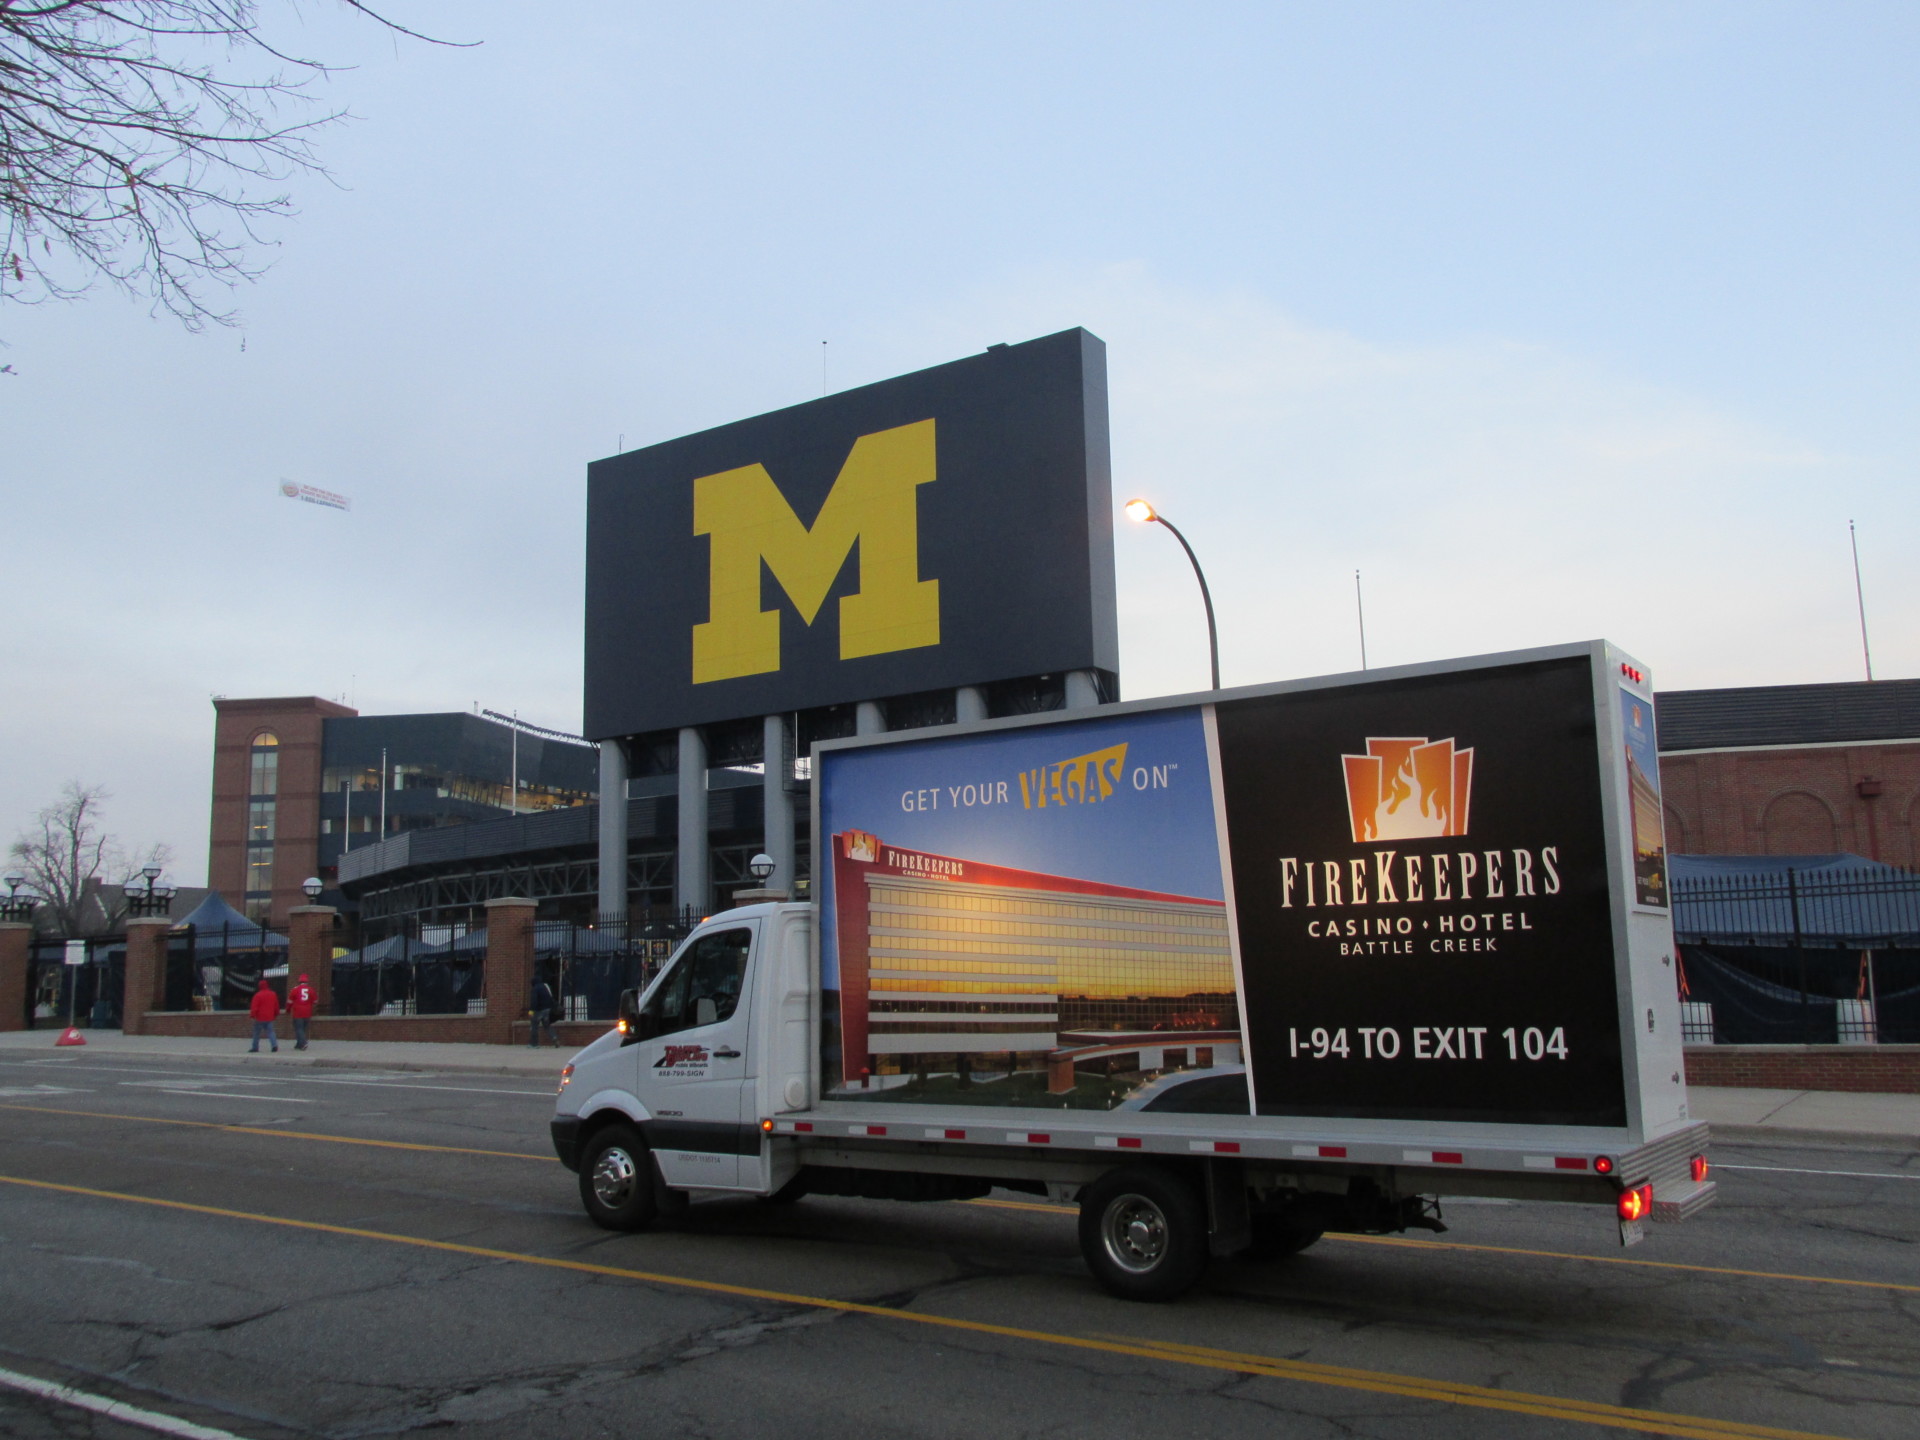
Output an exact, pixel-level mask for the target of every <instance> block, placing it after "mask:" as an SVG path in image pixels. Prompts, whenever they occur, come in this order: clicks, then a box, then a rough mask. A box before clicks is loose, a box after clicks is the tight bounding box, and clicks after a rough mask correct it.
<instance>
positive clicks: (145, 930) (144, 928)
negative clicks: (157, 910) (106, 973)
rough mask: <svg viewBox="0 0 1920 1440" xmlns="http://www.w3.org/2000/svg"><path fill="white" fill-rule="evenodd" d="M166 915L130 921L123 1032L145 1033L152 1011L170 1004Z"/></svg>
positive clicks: (121, 1023)
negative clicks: (168, 997)
mask: <svg viewBox="0 0 1920 1440" xmlns="http://www.w3.org/2000/svg"><path fill="white" fill-rule="evenodd" d="M172 928H173V922H172V921H171V920H169V919H167V917H166V916H164V915H149V916H145V917H143V918H141V919H139V920H129V921H127V975H126V989H125V990H124V991H123V992H122V993H121V997H120V1033H121V1034H122V1035H143V1034H145V1033H146V1019H147V1012H148V1011H149V1010H164V1009H165V1008H166V1005H167V931H169V930H171V929H172Z"/></svg>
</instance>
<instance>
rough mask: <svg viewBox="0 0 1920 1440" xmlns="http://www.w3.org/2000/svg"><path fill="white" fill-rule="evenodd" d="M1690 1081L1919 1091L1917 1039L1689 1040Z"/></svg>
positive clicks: (1881, 1092)
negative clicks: (1902, 1041) (1848, 1042)
mask: <svg viewBox="0 0 1920 1440" xmlns="http://www.w3.org/2000/svg"><path fill="white" fill-rule="evenodd" d="M1686 1053H1687V1083H1688V1084H1689V1085H1730V1086H1736V1087H1740V1088H1759V1089H1763V1090H1852V1091H1863V1092H1866V1093H1869V1094H1879V1095H1920V1045H1689V1046H1688V1047H1687V1052H1686Z"/></svg>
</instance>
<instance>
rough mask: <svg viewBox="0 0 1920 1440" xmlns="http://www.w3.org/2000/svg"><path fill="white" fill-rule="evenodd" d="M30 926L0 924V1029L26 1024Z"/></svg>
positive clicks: (31, 934)
mask: <svg viewBox="0 0 1920 1440" xmlns="http://www.w3.org/2000/svg"><path fill="white" fill-rule="evenodd" d="M32 947H33V926H31V925H19V924H16V923H14V922H13V921H11V920H9V921H7V922H6V923H4V924H0V1030H24V1029H26V1028H27V1024H28V1021H27V968H28V967H27V959H28V957H29V956H30V955H31V954H32V953H33V948H32Z"/></svg>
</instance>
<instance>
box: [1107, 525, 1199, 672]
mask: <svg viewBox="0 0 1920 1440" xmlns="http://www.w3.org/2000/svg"><path fill="white" fill-rule="evenodd" d="M1127 514H1128V515H1129V516H1130V517H1131V518H1132V519H1135V520H1138V521H1139V522H1140V523H1141V524H1143V525H1144V524H1146V523H1148V522H1149V521H1150V522H1152V523H1153V524H1155V525H1164V526H1166V527H1167V529H1168V530H1170V531H1172V532H1173V538H1174V539H1176V540H1178V541H1179V542H1180V548H1181V549H1182V550H1184V551H1186V552H1187V562H1188V563H1189V564H1191V565H1192V566H1193V578H1194V579H1196V580H1198V581H1199V582H1200V603H1201V604H1203V605H1205V606H1206V607H1207V653H1208V655H1209V656H1210V657H1211V658H1212V660H1213V688H1214V689H1216V690H1218V689H1219V688H1220V632H1219V631H1218V630H1216V629H1215V628H1214V624H1213V595H1212V593H1211V592H1209V591H1208V589H1207V577H1206V576H1205V575H1204V574H1203V573H1202V572H1201V570H1200V561H1199V559H1198V557H1196V556H1195V555H1194V553H1193V547H1192V546H1191V545H1189V544H1188V543H1187V537H1186V536H1184V535H1182V534H1181V533H1180V532H1179V531H1178V530H1176V529H1174V525H1173V522H1172V521H1171V520H1169V519H1167V517H1166V516H1164V515H1162V514H1160V512H1159V511H1157V510H1155V509H1154V508H1153V506H1151V505H1149V504H1148V503H1147V502H1146V501H1144V500H1129V501H1128V502H1127Z"/></svg>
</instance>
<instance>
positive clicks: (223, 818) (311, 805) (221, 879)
mask: <svg viewBox="0 0 1920 1440" xmlns="http://www.w3.org/2000/svg"><path fill="white" fill-rule="evenodd" d="M213 708H214V722H213V813H212V816H211V818H210V823H209V826H208V834H207V884H208V886H210V887H211V888H212V889H215V890H218V891H219V892H220V893H221V894H222V895H225V896H226V897H227V899H228V900H229V902H230V903H231V904H232V905H233V907H234V908H235V909H236V910H242V909H245V908H246V907H245V904H244V903H243V897H244V896H245V894H246V888H247V871H246V863H247V851H246V842H247V788H248V781H249V773H248V765H249V755H250V752H251V750H252V747H253V738H254V736H255V735H257V734H259V733H260V732H261V731H262V730H271V731H272V732H273V733H274V734H275V735H277V736H279V737H280V745H279V751H280V774H279V793H278V795H277V796H276V797H275V805H274V827H275V828H274V836H275V838H274V845H273V916H272V920H271V922H270V923H272V924H274V925H284V924H286V923H287V912H288V911H289V910H291V909H292V908H293V907H294V906H296V905H301V904H304V903H306V897H305V895H303V894H302V893H301V890H300V882H301V881H303V880H305V879H306V878H307V877H308V876H309V875H312V874H313V873H314V872H315V871H316V870H317V869H318V868H319V864H320V779H321V765H320V759H321V757H320V740H321V731H322V728H323V725H324V722H325V720H326V719H327V717H328V716H330V715H356V714H358V713H359V712H358V711H356V710H350V709H348V708H347V707H346V706H345V705H336V704H334V703H333V702H332V701H331V700H322V699H319V698H318V697H316V696H298V697H289V698H284V699H275V700H216V701H214V702H213Z"/></svg>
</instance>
